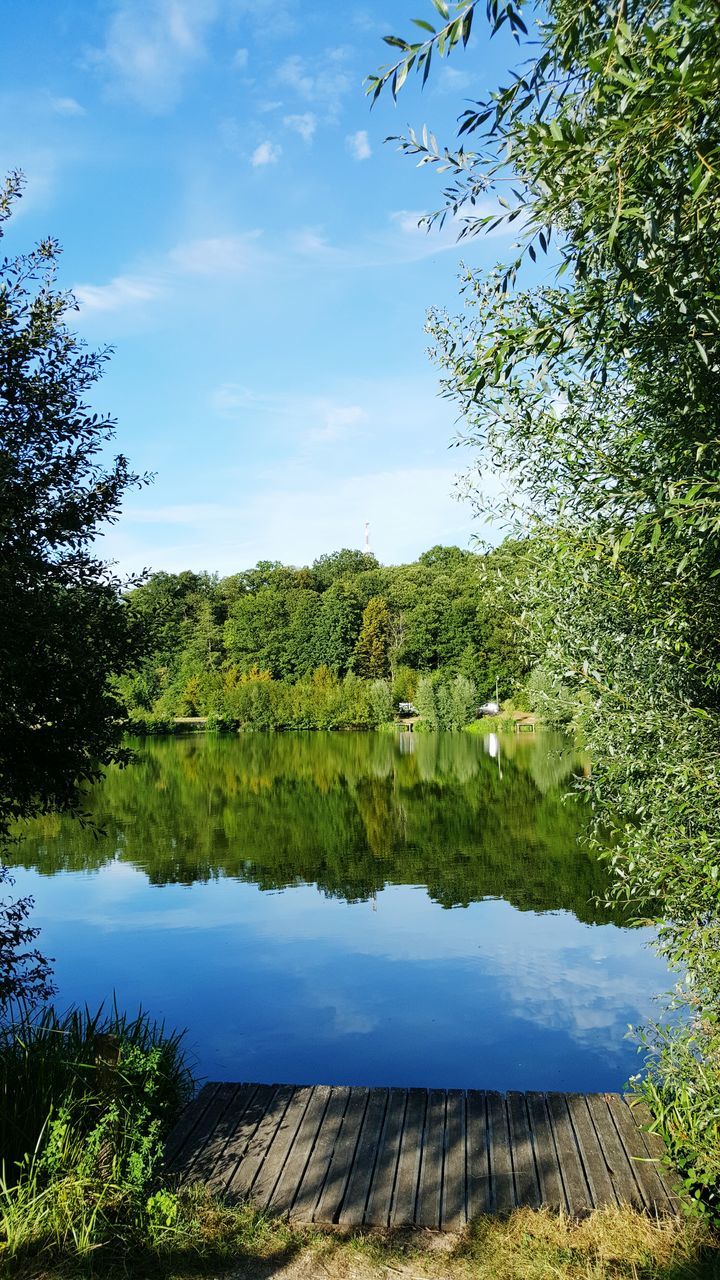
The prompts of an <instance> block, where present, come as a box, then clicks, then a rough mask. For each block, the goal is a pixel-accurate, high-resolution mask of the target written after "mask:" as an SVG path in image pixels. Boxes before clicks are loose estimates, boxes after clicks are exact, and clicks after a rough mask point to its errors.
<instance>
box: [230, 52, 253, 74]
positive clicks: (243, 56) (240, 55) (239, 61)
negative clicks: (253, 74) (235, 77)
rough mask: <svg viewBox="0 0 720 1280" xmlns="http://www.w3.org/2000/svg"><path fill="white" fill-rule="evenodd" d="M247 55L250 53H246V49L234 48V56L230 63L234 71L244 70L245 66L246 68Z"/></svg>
mask: <svg viewBox="0 0 720 1280" xmlns="http://www.w3.org/2000/svg"><path fill="white" fill-rule="evenodd" d="M249 56H250V55H249V53H248V51H247V49H236V50H235V56H234V57H233V60H232V64H233V66H234V67H235V69H236V71H244V70H245V68H246V66H247V64H248V58H249Z"/></svg>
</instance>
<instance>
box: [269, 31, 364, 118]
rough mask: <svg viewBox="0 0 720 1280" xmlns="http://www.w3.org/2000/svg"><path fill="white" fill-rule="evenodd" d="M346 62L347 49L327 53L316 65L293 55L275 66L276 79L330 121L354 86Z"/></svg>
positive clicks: (321, 56)
mask: <svg viewBox="0 0 720 1280" xmlns="http://www.w3.org/2000/svg"><path fill="white" fill-rule="evenodd" d="M347 61H348V50H347V49H344V48H339V49H329V50H326V51H325V52H324V53H323V54H321V55H319V57H318V60H317V64H315V63H312V62H310V61H309V59H307V58H303V57H301V56H300V54H298V53H293V54H291V55H290V57H288V58H286V59H285V61H284V62H282V63H281V64H280V66H279V67H278V70H277V73H276V79H277V81H278V83H279V84H283V85H287V87H288V88H289V89H292V90H293V91H294V92H295V93H297V95H298V96H299V97H301V98H304V99H306V101H308V102H311V103H313V105H314V106H316V108H318V109H322V110H323V111H324V112H325V113H326V114H327V115H328V116H329V117H331V118H332V117H334V116H336V115H337V114H338V111H339V110H340V104H341V100H342V98H344V97H345V95H346V94H347V93H348V92H349V90H350V89H351V88H352V85H353V80H352V76H351V75H350V73H349V71H348V69H347V65H346V64H347Z"/></svg>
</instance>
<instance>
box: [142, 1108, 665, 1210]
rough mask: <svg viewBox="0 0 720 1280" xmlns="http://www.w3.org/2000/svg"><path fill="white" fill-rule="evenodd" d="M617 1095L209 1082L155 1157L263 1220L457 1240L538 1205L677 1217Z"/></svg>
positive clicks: (653, 1157) (633, 1114)
mask: <svg viewBox="0 0 720 1280" xmlns="http://www.w3.org/2000/svg"><path fill="white" fill-rule="evenodd" d="M648 1120H649V1116H648V1114H647V1112H646V1111H645V1110H644V1109H643V1107H642V1106H641V1105H637V1106H633V1107H632V1108H631V1107H630V1106H629V1105H628V1103H627V1102H626V1101H625V1099H624V1098H622V1097H621V1096H620V1095H619V1094H612V1093H602V1094H575V1093H570V1094H566V1093H508V1094H500V1093H483V1092H479V1091H475V1090H472V1089H471V1090H468V1091H467V1092H465V1091H463V1090H460V1089H448V1090H443V1089H431V1090H425V1089H361V1088H345V1087H342V1088H331V1087H329V1086H327V1085H315V1086H305V1085H267V1084H208V1085H206V1086H205V1087H204V1089H203V1090H202V1091H201V1093H200V1094H199V1095H198V1097H197V1098H196V1099H195V1100H194V1101H193V1102H192V1103H191V1104H190V1106H189V1107H188V1108H187V1110H186V1111H185V1112H184V1114H183V1116H182V1117H181V1119H180V1121H179V1122H178V1124H177V1126H176V1128H175V1129H174V1131H173V1132H172V1134H171V1135H170V1138H169V1140H168V1146H167V1163H168V1169H169V1171H170V1172H171V1173H172V1174H174V1175H175V1176H176V1178H177V1179H178V1181H180V1182H182V1183H192V1182H201V1183H203V1184H204V1185H205V1186H206V1187H208V1188H209V1189H210V1190H211V1191H213V1192H216V1193H219V1194H223V1195H225V1196H226V1198H227V1199H228V1200H230V1201H235V1202H239V1201H243V1200H249V1201H250V1202H251V1203H252V1204H253V1205H255V1206H256V1207H257V1208H258V1209H263V1210H266V1211H267V1212H269V1213H270V1214H275V1215H281V1216H285V1217H290V1218H292V1219H294V1220H297V1221H300V1222H317V1223H327V1224H330V1223H334V1224H338V1225H340V1226H346V1227H360V1226H374V1227H388V1226H389V1227H408V1226H417V1227H430V1228H433V1229H435V1230H442V1231H456V1230H459V1229H461V1228H462V1227H463V1226H464V1224H465V1223H466V1222H467V1221H468V1220H469V1219H472V1218H475V1217H477V1216H479V1215H480V1214H486V1213H507V1212H509V1211H510V1210H511V1209H513V1208H515V1207H516V1206H525V1205H527V1206H530V1207H533V1208H537V1207H539V1206H540V1205H547V1206H549V1207H550V1208H552V1209H557V1210H564V1211H565V1212H567V1213H570V1214H572V1215H575V1216H579V1215H582V1214H585V1213H588V1212H589V1211H591V1210H592V1209H594V1208H600V1207H601V1206H603V1205H616V1204H620V1203H628V1204H631V1205H633V1206H634V1207H635V1208H636V1209H639V1210H644V1211H647V1212H649V1213H652V1214H657V1215H667V1214H671V1213H675V1212H677V1210H678V1200H677V1197H676V1195H675V1193H674V1191H673V1188H672V1186H671V1183H670V1181H669V1180H668V1174H667V1171H666V1170H665V1168H664V1167H663V1165H662V1163H661V1159H662V1154H663V1148H662V1143H661V1142H660V1139H659V1138H657V1137H656V1136H655V1135H653V1134H650V1133H647V1132H645V1131H644V1129H643V1127H642V1126H643V1125H644V1124H645V1123H647V1121H648Z"/></svg>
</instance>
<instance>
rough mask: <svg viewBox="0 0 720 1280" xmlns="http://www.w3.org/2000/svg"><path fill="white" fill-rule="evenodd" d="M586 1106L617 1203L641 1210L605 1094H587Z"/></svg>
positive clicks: (637, 1192)
mask: <svg viewBox="0 0 720 1280" xmlns="http://www.w3.org/2000/svg"><path fill="white" fill-rule="evenodd" d="M587 1104H588V1110H589V1112H590V1115H591V1116H592V1120H593V1124H594V1125H595V1129H596V1131H597V1135H598V1139H599V1143H600V1148H601V1150H602V1154H603V1157H604V1159H605V1162H606V1164H607V1167H608V1169H609V1171H610V1175H611V1178H612V1184H613V1188H614V1190H615V1193H616V1195H617V1198H618V1201H619V1202H620V1203H621V1204H623V1203H625V1204H629V1205H632V1206H633V1208H635V1209H642V1207H643V1198H642V1194H641V1192H640V1190H639V1187H638V1184H637V1181H636V1178H635V1175H634V1173H633V1171H632V1168H631V1167H630V1161H629V1160H628V1158H627V1155H626V1154H625V1150H624V1148H623V1145H622V1143H621V1141H620V1139H619V1137H618V1134H617V1129H616V1128H615V1125H614V1124H613V1121H612V1116H611V1115H610V1111H609V1108H608V1104H607V1098H606V1096H605V1094H600V1093H591V1094H588V1099H587Z"/></svg>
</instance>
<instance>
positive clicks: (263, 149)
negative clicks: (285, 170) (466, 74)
mask: <svg viewBox="0 0 720 1280" xmlns="http://www.w3.org/2000/svg"><path fill="white" fill-rule="evenodd" d="M281 155H282V147H279V146H277V145H276V144H275V143H274V142H261V143H260V145H259V146H257V147H256V148H255V150H254V151H253V153H252V155H251V157H250V163H251V165H252V166H253V168H254V169H258V168H262V166H263V165H266V164H277V162H278V160H279V159H280V156H281Z"/></svg>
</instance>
